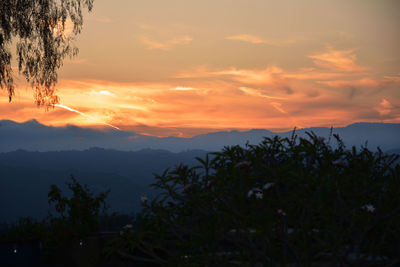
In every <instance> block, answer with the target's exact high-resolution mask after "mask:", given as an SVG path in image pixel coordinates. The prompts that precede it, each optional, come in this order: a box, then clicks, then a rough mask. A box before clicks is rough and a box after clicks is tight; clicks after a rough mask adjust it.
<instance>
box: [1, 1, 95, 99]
mask: <svg viewBox="0 0 400 267" xmlns="http://www.w3.org/2000/svg"><path fill="white" fill-rule="evenodd" d="M93 1H94V0H1V1H0V87H1V88H2V89H6V90H7V91H8V97H9V101H11V100H12V97H13V96H14V89H15V85H14V76H13V70H12V67H11V63H12V60H11V59H12V56H11V52H10V46H11V44H12V43H13V42H14V41H15V42H16V55H17V62H18V70H19V72H20V73H21V74H22V75H23V76H25V78H26V80H27V82H29V83H30V84H31V86H32V88H33V89H34V98H35V102H36V104H37V105H38V106H43V105H45V106H49V105H52V104H55V103H57V102H58V97H57V96H56V95H55V94H54V86H55V84H56V83H57V71H58V69H59V68H60V67H61V66H62V63H63V59H64V58H65V57H66V56H67V55H68V56H71V57H72V56H74V55H76V54H77V52H78V50H77V48H76V47H74V46H73V45H72V42H71V41H72V40H73V39H74V36H76V35H77V34H79V33H80V31H81V29H82V24H83V16H82V11H83V9H84V8H87V9H88V10H89V11H91V10H92V7H93ZM67 25H70V26H71V27H72V29H71V30H72V31H71V34H70V35H69V36H67V35H66V27H67Z"/></svg>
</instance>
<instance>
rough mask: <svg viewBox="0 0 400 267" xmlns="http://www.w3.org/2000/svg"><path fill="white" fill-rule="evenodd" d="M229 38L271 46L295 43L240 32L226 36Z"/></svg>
mask: <svg viewBox="0 0 400 267" xmlns="http://www.w3.org/2000/svg"><path fill="white" fill-rule="evenodd" d="M225 39H227V40H234V41H242V42H246V43H251V44H266V45H271V46H287V45H291V44H293V43H295V41H294V40H266V39H263V38H261V37H258V36H255V35H251V34H239V35H232V36H227V37H225Z"/></svg>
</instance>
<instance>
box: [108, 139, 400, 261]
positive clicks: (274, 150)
mask: <svg viewBox="0 0 400 267" xmlns="http://www.w3.org/2000/svg"><path fill="white" fill-rule="evenodd" d="M330 139H331V138H329V139H328V140H325V139H323V138H320V137H317V136H316V135H315V134H313V133H308V138H299V139H298V138H297V136H295V135H294V134H293V136H292V138H284V139H282V138H279V137H274V138H265V139H264V140H263V141H262V142H261V143H260V144H258V145H249V144H247V145H246V146H245V147H244V148H243V147H240V146H233V147H225V148H224V149H223V150H222V151H221V152H217V153H210V154H209V155H207V156H206V158H205V159H200V158H198V161H199V163H200V166H197V167H193V168H190V167H188V166H186V165H177V166H175V168H173V169H167V170H166V171H165V172H164V173H163V174H161V175H157V176H156V179H157V180H156V183H155V184H153V185H152V186H153V187H155V188H156V189H159V190H161V193H160V194H159V195H158V196H157V197H155V198H154V199H152V200H148V199H147V198H146V197H143V198H142V201H143V205H144V209H143V211H142V214H141V221H140V223H139V224H138V225H137V226H136V228H135V231H134V232H133V233H127V234H125V235H122V236H121V237H120V238H118V239H117V240H115V241H114V243H113V244H112V246H111V248H110V252H118V253H119V254H120V255H123V256H125V257H126V258H130V259H132V260H136V261H137V260H142V261H147V262H154V263H159V264H161V265H167V264H169V265H173V266H179V265H190V266H217V265H218V266H220V265H232V264H238V265H242V266H243V265H249V266H254V265H255V264H263V265H264V266H275V265H286V264H288V263H294V264H297V265H300V266H307V265H311V264H312V263H315V262H317V261H323V262H330V263H332V264H336V265H346V264H363V265H368V264H371V265H378V264H388V263H394V262H393V261H394V260H396V258H397V257H398V255H397V254H396V253H397V251H398V250H399V249H400V246H399V243H398V240H400V231H399V228H398V225H400V179H399V178H400V175H399V174H400V167H399V165H397V166H393V165H394V164H393V162H394V161H395V160H396V157H395V156H389V155H385V154H384V153H382V151H380V150H378V152H371V151H370V150H368V149H367V148H361V149H360V150H357V149H356V148H355V147H353V148H352V149H350V150H347V149H346V148H345V146H344V144H343V142H342V140H341V139H340V138H339V136H337V135H334V139H335V140H336V142H337V145H335V146H332V145H331V144H330V141H331V140H330Z"/></svg>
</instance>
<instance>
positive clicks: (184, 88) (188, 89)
mask: <svg viewBox="0 0 400 267" xmlns="http://www.w3.org/2000/svg"><path fill="white" fill-rule="evenodd" d="M169 90H170V91H196V90H198V89H197V88H193V87H183V86H177V87H174V88H170V89H169Z"/></svg>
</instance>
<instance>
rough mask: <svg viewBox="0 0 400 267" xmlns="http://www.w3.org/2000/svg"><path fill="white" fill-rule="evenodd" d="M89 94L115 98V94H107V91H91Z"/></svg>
mask: <svg viewBox="0 0 400 267" xmlns="http://www.w3.org/2000/svg"><path fill="white" fill-rule="evenodd" d="M90 94H91V95H104V96H112V97H115V94H114V93H111V92H109V91H107V90H101V91H95V90H91V91H90Z"/></svg>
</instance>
